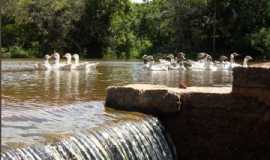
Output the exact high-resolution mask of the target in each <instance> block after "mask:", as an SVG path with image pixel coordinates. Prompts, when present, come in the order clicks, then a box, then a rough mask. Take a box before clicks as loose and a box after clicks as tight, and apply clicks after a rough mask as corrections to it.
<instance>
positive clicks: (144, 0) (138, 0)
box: [131, 0, 151, 3]
mask: <svg viewBox="0 0 270 160" xmlns="http://www.w3.org/2000/svg"><path fill="white" fill-rule="evenodd" d="M146 1H151V0H131V2H133V3H144V2H146Z"/></svg>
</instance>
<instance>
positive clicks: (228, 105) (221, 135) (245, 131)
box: [105, 68, 270, 160]
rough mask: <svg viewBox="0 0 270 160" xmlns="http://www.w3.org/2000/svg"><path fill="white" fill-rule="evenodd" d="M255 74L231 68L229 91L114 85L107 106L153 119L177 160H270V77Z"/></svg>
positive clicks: (257, 72) (264, 73)
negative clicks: (168, 139) (170, 142)
mask: <svg viewBox="0 0 270 160" xmlns="http://www.w3.org/2000/svg"><path fill="white" fill-rule="evenodd" d="M255 70H256V71H255ZM258 70H260V71H257V69H241V68H237V69H235V71H234V82H233V87H221V88H220V87H189V88H187V89H179V88H170V87H166V86H160V85H147V84H131V85H127V86H121V87H119V86H118V87H116V86H112V87H109V88H108V89H107V97H106V104H105V105H106V106H107V107H112V108H116V109H121V110H128V111H139V112H143V113H147V114H152V115H154V116H157V117H158V118H159V119H160V121H161V122H162V124H163V125H164V127H165V128H166V131H167V132H168V134H169V135H170V136H171V138H172V140H173V142H174V144H175V146H176V151H177V155H178V159H179V160H180V159H181V160H197V159H214V160H216V159H219V160H223V159H224V160H225V159H226V160H228V159H237V160H239V159H245V160H255V159H256V160H258V159H259V160H269V159H270V105H269V101H268V100H269V99H267V98H269V88H270V87H269V81H267V82H266V81H265V80H267V79H268V80H269V77H270V74H268V73H269V70H267V69H266V70H261V69H258ZM251 72H252V73H253V75H252V76H251V75H250V74H249V73H251ZM266 73H267V74H266ZM254 74H258V75H257V76H255V75H254ZM262 74H263V75H262ZM253 76H254V77H253ZM255 77H256V78H255ZM253 78H254V79H253ZM260 84H261V85H260ZM251 86H252V87H251ZM262 86H263V87H262ZM258 88H260V89H262V90H263V92H262V93H264V94H262V95H260V94H257V93H256V92H255V91H254V92H248V91H249V90H250V89H258ZM267 88H268V89H267ZM259 93H261V92H259Z"/></svg>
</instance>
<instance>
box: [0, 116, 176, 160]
mask: <svg viewBox="0 0 270 160" xmlns="http://www.w3.org/2000/svg"><path fill="white" fill-rule="evenodd" d="M1 159H2V160H90V159H95V160H96V159H97V160H148V159H149V160H173V159H176V153H175V151H174V146H173V144H172V143H171V141H170V139H169V137H168V135H166V133H165V131H164V128H163V126H162V125H161V124H160V122H159V121H158V120H157V119H156V118H154V117H150V116H147V117H145V118H142V119H140V120H126V121H124V120H122V121H120V122H117V123H114V124H113V125H109V124H108V125H103V126H100V127H98V128H94V129H90V130H88V131H85V132H80V133H77V134H75V135H73V136H70V137H68V138H65V139H62V140H61V141H59V142H57V143H54V144H48V145H44V146H29V147H26V148H17V149H15V150H9V151H7V152H5V153H3V154H2V155H1Z"/></svg>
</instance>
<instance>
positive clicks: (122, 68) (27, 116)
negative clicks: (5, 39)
mask: <svg viewBox="0 0 270 160" xmlns="http://www.w3.org/2000/svg"><path fill="white" fill-rule="evenodd" d="M35 63H37V61H18V60H16V61H14V60H12V61H3V62H2V72H1V73H2V80H1V85H2V106H1V109H2V126H1V128H2V137H1V139H2V144H1V145H2V147H3V148H11V147H18V146H25V145H31V144H37V143H48V142H50V141H51V140H53V139H55V137H58V136H59V135H60V137H61V136H62V135H65V134H74V133H77V132H80V131H81V130H84V129H89V128H94V127H98V126H100V125H104V124H108V123H116V122H118V121H121V120H125V119H132V118H134V116H135V117H136V116H137V117H140V116H142V115H134V114H133V113H126V112H117V111H108V110H107V111H106V110H105V108H104V105H103V101H104V98H105V94H106V88H107V87H108V86H110V85H124V84H129V83H151V84H164V85H168V86H172V87H177V86H178V82H179V81H184V82H185V83H186V84H187V85H189V86H228V85H231V82H232V75H231V73H230V72H221V71H217V72H202V71H197V72H195V71H193V72H192V71H183V72H180V71H161V72H150V71H146V70H143V69H142V62H120V61H100V62H99V63H100V64H99V65H98V66H97V68H96V69H92V70H90V71H89V72H85V71H34V70H33V66H34V64H35Z"/></svg>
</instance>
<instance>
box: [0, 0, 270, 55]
mask: <svg viewBox="0 0 270 160" xmlns="http://www.w3.org/2000/svg"><path fill="white" fill-rule="evenodd" d="M1 6H2V13H1V14H2V45H3V47H4V48H8V49H9V50H8V52H5V56H6V57H7V56H10V57H31V56H35V57H42V56H43V55H44V54H47V53H51V52H53V51H54V50H57V51H59V52H73V53H81V55H82V56H84V57H87V58H102V57H105V58H139V57H141V56H142V55H143V54H158V53H175V52H178V51H184V52H187V53H189V54H188V55H187V56H190V57H194V55H195V53H196V52H200V51H206V52H210V53H211V54H216V56H218V54H227V53H230V52H231V51H238V52H240V53H251V54H252V55H253V56H256V55H258V56H266V55H268V56H269V54H268V53H269V52H270V51H269V41H270V40H269V27H270V2H269V0H260V1H257V0H219V1H218V0H152V1H149V2H147V3H141V4H136V3H132V2H131V1H130V0H76V1H71V0H5V1H3V2H1ZM26 52H27V53H26ZM28 52H29V53H28Z"/></svg>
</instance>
